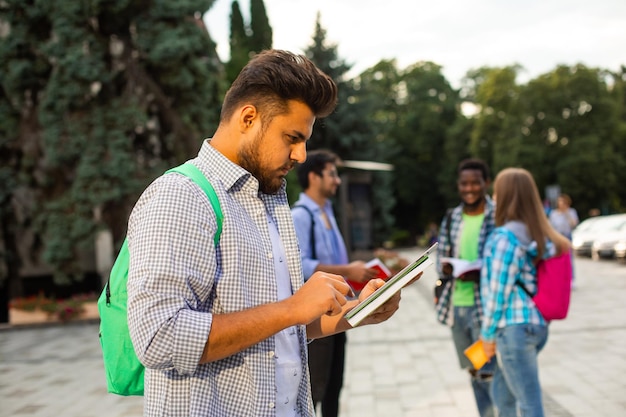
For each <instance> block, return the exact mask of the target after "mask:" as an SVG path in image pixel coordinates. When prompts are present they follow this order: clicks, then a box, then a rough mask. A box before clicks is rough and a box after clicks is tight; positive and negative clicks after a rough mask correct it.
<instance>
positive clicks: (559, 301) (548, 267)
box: [522, 252, 572, 321]
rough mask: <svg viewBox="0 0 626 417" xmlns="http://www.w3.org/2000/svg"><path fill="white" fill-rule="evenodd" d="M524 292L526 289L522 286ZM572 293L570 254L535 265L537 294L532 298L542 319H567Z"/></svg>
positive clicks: (566, 253)
mask: <svg viewBox="0 0 626 417" xmlns="http://www.w3.org/2000/svg"><path fill="white" fill-rule="evenodd" d="M522 288H524V290H525V291H526V288H525V287H524V286H522ZM571 292H572V258H571V254H570V252H565V253H563V254H561V255H557V256H554V257H552V258H548V259H544V260H542V261H540V262H539V263H538V264H537V292H536V294H535V295H534V296H533V297H532V298H533V301H534V303H535V305H536V306H537V309H538V310H539V312H540V313H541V315H542V316H543V318H544V319H546V320H548V321H550V320H560V319H564V318H565V317H567V311H568V309H569V300H570V294H571Z"/></svg>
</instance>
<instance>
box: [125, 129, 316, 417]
mask: <svg viewBox="0 0 626 417" xmlns="http://www.w3.org/2000/svg"><path fill="white" fill-rule="evenodd" d="M192 163H194V164H195V165H196V166H198V167H199V168H200V170H201V171H202V172H203V173H204V175H205V176H206V177H207V179H208V180H209V181H210V182H211V184H212V185H213V187H214V188H215V191H216V193H217V195H218V197H219V201H220V205H221V208H222V212H223V213H224V223H223V229H222V234H221V237H220V241H219V245H218V247H217V249H216V248H215V246H214V242H213V237H214V235H215V231H216V220H215V213H214V211H213V209H212V207H211V204H210V203H209V201H208V199H207V197H206V195H205V193H204V192H203V191H202V190H201V189H200V187H198V186H197V185H196V184H195V183H194V182H193V181H192V180H191V179H189V178H186V177H184V176H182V175H179V174H175V173H173V174H168V175H164V176H161V177H159V178H158V179H157V180H155V181H154V182H153V183H152V184H151V185H150V186H149V187H148V188H147V189H146V191H145V192H144V193H143V195H142V196H141V198H140V199H139V201H138V202H137V204H136V206H135V208H134V209H133V212H132V214H131V217H130V220H129V227H128V245H129V250H130V269H129V277H128V296H129V297H128V319H129V328H130V332H131V337H132V340H133V345H134V347H135V350H136V351H137V352H138V356H139V358H140V360H141V361H142V363H144V365H146V379H145V400H144V401H145V404H144V415H146V416H168V417H173V416H181V417H183V416H185V417H188V416H198V417H200V416H202V417H206V416H212V417H233V416H250V417H253V416H254V417H258V416H268V417H269V416H272V417H273V416H275V414H276V384H275V376H276V358H275V349H276V346H275V338H274V337H270V338H268V339H266V340H264V341H262V342H260V343H258V344H256V345H254V346H251V347H250V348H248V349H245V350H244V351H242V352H239V353H237V354H235V355H232V356H230V357H228V358H225V359H222V360H219V361H215V362H211V363H207V364H199V361H200V358H201V356H202V352H203V350H204V347H205V344H206V341H207V340H208V335H209V332H210V330H211V324H212V318H213V314H223V313H231V312H236V311H241V310H244V309H247V308H251V307H254V306H257V305H260V304H266V303H272V302H276V301H277V283H276V277H275V270H274V262H273V259H272V256H273V255H272V245H271V239H270V234H269V229H268V224H267V213H270V214H271V216H272V218H273V219H274V220H275V221H276V224H277V226H278V231H279V233H280V237H281V240H282V243H283V245H284V250H285V255H286V260H287V267H288V271H289V275H290V279H291V287H292V289H293V291H294V292H295V291H297V290H298V289H299V288H300V287H301V286H302V284H303V276H302V267H301V263H300V253H299V249H298V241H297V239H296V235H295V231H294V227H293V223H292V219H291V211H290V209H289V204H288V202H287V196H286V193H285V189H284V184H283V189H282V190H281V191H280V192H279V193H278V194H276V195H265V194H262V193H260V192H259V184H258V181H257V180H256V179H255V178H254V177H253V176H252V175H250V173H249V172H247V171H245V170H244V169H243V168H241V167H239V166H238V165H236V164H234V163H232V162H231V161H229V160H228V159H227V158H225V157H224V156H223V155H222V154H221V153H219V152H218V151H216V150H215V149H214V148H213V147H212V146H211V145H210V143H209V141H205V143H204V144H203V146H202V148H201V150H200V153H199V155H198V157H197V158H195V159H193V160H192ZM297 331H298V336H299V341H300V352H301V365H302V369H303V372H302V380H301V382H300V387H299V390H298V399H297V410H298V411H297V413H298V414H297V415H298V416H302V417H309V416H312V415H313V414H314V412H313V406H312V401H311V396H310V385H309V373H308V367H307V358H306V352H307V349H306V328H305V327H304V326H298V327H297Z"/></svg>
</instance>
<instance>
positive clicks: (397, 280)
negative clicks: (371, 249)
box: [345, 242, 438, 327]
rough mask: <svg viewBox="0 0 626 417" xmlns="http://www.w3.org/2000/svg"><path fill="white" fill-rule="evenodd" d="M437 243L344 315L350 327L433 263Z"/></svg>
mask: <svg viewBox="0 0 626 417" xmlns="http://www.w3.org/2000/svg"><path fill="white" fill-rule="evenodd" d="M437 245H438V243H437V242H435V243H434V244H433V245H432V246H431V247H429V248H428V249H426V251H424V253H422V254H421V255H420V256H418V257H417V259H415V260H414V261H413V262H411V263H410V264H408V265H407V266H406V267H405V268H404V269H402V271H400V272H398V273H397V274H396V275H394V276H393V277H391V278H389V280H388V281H387V282H385V285H383V286H382V287H380V288H379V289H377V290H376V291H374V292H373V293H372V294H370V295H369V297H367V298H366V299H365V300H363V301H361V302H360V303H359V304H357V305H356V306H355V307H354V308H353V309H352V310H350V311H348V312H347V313H346V315H345V318H346V320H348V323H350V325H351V326H352V327H354V326H356V325H357V324H359V323H360V322H361V321H362V320H363V319H364V318H365V317H367V316H369V315H370V314H371V313H372V312H373V311H375V310H376V309H377V308H378V307H380V306H381V305H383V304H384V303H385V301H387V300H389V299H390V298H391V297H392V296H393V295H394V294H395V293H396V292H398V291H400V290H401V289H402V287H404V286H405V285H406V284H408V283H409V282H410V281H411V280H412V279H413V278H415V277H416V276H417V275H419V274H420V273H421V272H424V270H426V268H428V267H429V266H431V265H433V264H434V261H433V255H434V252H435V250H436V249H437Z"/></svg>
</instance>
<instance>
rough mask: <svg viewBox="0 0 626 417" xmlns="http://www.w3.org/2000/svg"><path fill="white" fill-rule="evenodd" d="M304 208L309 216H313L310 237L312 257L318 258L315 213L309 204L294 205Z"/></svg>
mask: <svg viewBox="0 0 626 417" xmlns="http://www.w3.org/2000/svg"><path fill="white" fill-rule="evenodd" d="M298 207H299V208H303V209H305V210H306V211H307V213H309V216H311V233H310V237H309V241H310V242H311V243H310V245H311V258H313V259H317V253H316V252H315V215H314V214H313V212H312V211H311V209H310V208H308V207H307V206H304V205H302V204H296V205H295V206H293V208H298Z"/></svg>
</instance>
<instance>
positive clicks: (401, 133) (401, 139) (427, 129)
mask: <svg viewBox="0 0 626 417" xmlns="http://www.w3.org/2000/svg"><path fill="white" fill-rule="evenodd" d="M400 79H401V81H400V83H399V84H398V86H399V92H400V94H399V95H398V104H399V105H398V111H397V121H396V123H394V124H393V128H392V130H391V132H390V139H391V142H392V143H393V144H394V145H393V146H392V149H393V150H394V153H393V154H392V160H393V161H394V165H395V166H396V170H395V180H394V195H395V196H396V198H397V201H398V204H397V206H396V209H395V210H394V215H395V218H396V222H397V224H398V226H399V227H401V228H403V229H405V230H408V231H409V233H410V235H411V236H416V235H419V234H421V233H423V231H424V227H425V226H426V225H427V224H428V223H429V222H431V221H437V220H440V219H441V216H442V215H443V212H444V211H445V203H446V201H445V197H444V195H443V194H442V193H441V192H440V191H439V190H440V189H443V188H446V187H449V186H450V184H439V183H438V181H439V176H438V173H439V172H441V171H442V169H443V168H444V167H445V166H447V165H449V164H450V161H449V160H448V159H447V158H446V157H445V156H444V151H445V149H446V143H447V142H448V140H449V139H448V138H449V137H450V129H451V127H452V126H454V125H455V123H456V122H457V119H458V118H459V117H460V116H461V115H460V111H459V109H460V99H459V93H458V91H456V90H454V89H453V88H452V87H451V86H450V84H449V82H448V81H447V80H446V79H445V77H444V76H443V74H442V72H441V67H440V66H439V65H437V64H434V63H432V62H418V63H416V64H413V65H411V66H409V67H408V68H407V69H405V70H404V71H402V73H401V78H400ZM457 163H458V161H453V163H452V164H453V165H455V166H456V164H457ZM442 179H445V177H442Z"/></svg>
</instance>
